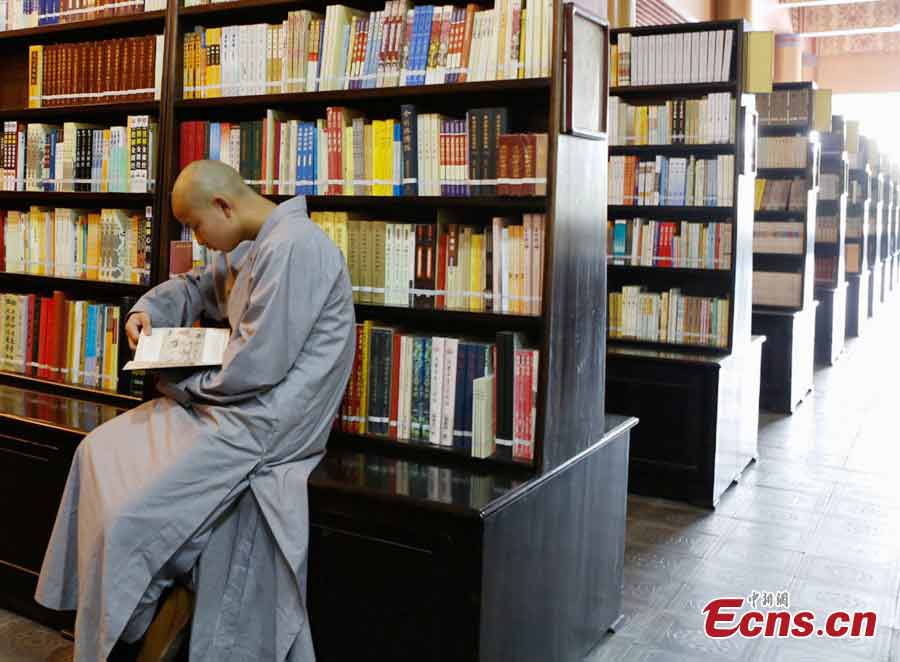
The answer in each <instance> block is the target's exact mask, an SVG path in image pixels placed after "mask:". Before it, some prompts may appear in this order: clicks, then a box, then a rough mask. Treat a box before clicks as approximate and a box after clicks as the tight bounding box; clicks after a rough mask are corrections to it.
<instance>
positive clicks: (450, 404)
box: [440, 338, 462, 446]
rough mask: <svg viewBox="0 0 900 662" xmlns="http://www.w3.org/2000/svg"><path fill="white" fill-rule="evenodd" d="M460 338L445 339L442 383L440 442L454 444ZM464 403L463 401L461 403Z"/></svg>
mask: <svg viewBox="0 0 900 662" xmlns="http://www.w3.org/2000/svg"><path fill="white" fill-rule="evenodd" d="M458 352H459V339H458V338H445V339H444V375H443V385H442V387H441V388H442V401H441V418H440V421H441V423H440V444H441V445H442V446H452V445H453V421H454V418H455V413H456V373H457V356H458ZM460 404H462V403H460Z"/></svg>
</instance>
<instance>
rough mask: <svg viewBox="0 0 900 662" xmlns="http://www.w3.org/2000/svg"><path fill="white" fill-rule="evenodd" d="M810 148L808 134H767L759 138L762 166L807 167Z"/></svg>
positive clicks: (759, 160) (760, 163)
mask: <svg viewBox="0 0 900 662" xmlns="http://www.w3.org/2000/svg"><path fill="white" fill-rule="evenodd" d="M808 148H809V138H807V137H806V136H777V137H772V136H767V137H763V138H760V139H759V156H758V157H757V166H758V167H760V168H805V167H806V156H807V150H808Z"/></svg>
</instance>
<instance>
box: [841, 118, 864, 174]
mask: <svg viewBox="0 0 900 662" xmlns="http://www.w3.org/2000/svg"><path fill="white" fill-rule="evenodd" d="M844 131H845V132H846V134H847V152H848V153H849V154H856V153H858V152H859V120H847V121H846V122H844ZM860 165H862V164H860Z"/></svg>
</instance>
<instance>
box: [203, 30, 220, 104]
mask: <svg viewBox="0 0 900 662" xmlns="http://www.w3.org/2000/svg"><path fill="white" fill-rule="evenodd" d="M206 96H207V98H212V97H220V96H222V28H209V29H207V31H206Z"/></svg>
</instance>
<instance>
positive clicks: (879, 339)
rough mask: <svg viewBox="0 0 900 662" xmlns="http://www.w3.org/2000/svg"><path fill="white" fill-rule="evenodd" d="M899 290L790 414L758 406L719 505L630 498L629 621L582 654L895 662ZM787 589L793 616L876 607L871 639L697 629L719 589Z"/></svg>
mask: <svg viewBox="0 0 900 662" xmlns="http://www.w3.org/2000/svg"><path fill="white" fill-rule="evenodd" d="M898 374H900V297H898V298H897V300H894V301H890V302H889V303H888V305H887V307H886V308H885V309H884V310H883V311H882V313H881V316H880V319H876V320H875V322H874V323H872V324H871V325H870V327H869V328H868V329H867V330H866V332H865V335H864V336H863V338H862V339H859V340H855V341H852V342H851V343H850V345H849V347H848V351H847V353H846V354H845V355H844V356H843V357H842V358H841V360H840V361H839V362H838V365H837V366H835V367H834V368H831V369H827V370H826V369H822V370H818V371H817V372H816V386H815V393H814V395H813V396H812V397H811V398H809V399H808V400H807V401H806V402H805V403H804V404H803V405H802V406H801V407H800V408H799V410H798V411H797V413H795V414H794V415H793V416H791V417H783V416H776V415H771V414H765V413H762V414H761V416H760V431H759V432H760V433H759V450H760V460H759V462H758V463H756V465H754V466H751V467H750V468H749V469H748V470H747V471H746V472H745V473H744V476H743V478H742V480H741V482H740V484H738V485H735V486H733V487H732V488H731V489H730V490H729V492H728V493H727V495H726V497H725V498H723V500H722V503H721V504H720V506H719V507H718V508H717V510H716V511H715V513H713V512H710V511H704V510H699V509H696V508H692V507H688V506H684V505H680V504H675V503H673V502H667V501H661V500H655V499H646V498H641V497H631V498H630V499H629V504H628V516H629V520H628V538H627V548H626V553H625V557H626V558H625V615H626V619H625V621H624V623H623V624H622V626H621V628H620V630H619V631H618V632H617V633H616V634H615V635H612V636H610V637H609V638H608V639H607V640H606V641H604V642H603V643H602V644H601V645H600V646H598V647H597V648H596V649H595V650H594V652H593V653H592V654H591V656H589V658H588V660H589V662H607V661H615V662H651V661H652V662H687V661H688V660H690V661H697V662H716V661H719V662H737V661H750V660H752V661H754V662H756V661H765V662H769V661H771V662H843V661H844V660H847V661H848V662H849V661H851V660H867V661H870V662H880V661H886V660H893V661H897V662H900V606H898V592H900V475H898V471H900V425H898V421H900V388H898V386H897V385H896V384H895V382H894V379H895V377H896V375H898ZM754 590H755V591H759V592H766V591H770V592H777V591H783V590H787V591H789V597H790V603H791V609H792V610H801V609H804V608H809V609H810V610H811V611H813V612H814V613H816V614H817V615H826V614H827V613H828V612H830V611H832V610H835V609H848V610H854V609H860V610H866V611H869V610H874V611H876V612H877V614H878V628H877V632H876V636H875V638H874V639H857V640H849V639H847V640H829V639H827V638H825V639H819V638H815V639H810V640H797V639H792V640H781V641H761V640H748V639H742V638H740V637H732V638H730V639H723V640H718V641H714V640H711V639H708V638H706V637H705V636H704V634H703V627H702V625H703V616H702V614H701V609H702V608H703V606H704V605H705V604H706V602H707V601H708V600H710V599H712V598H716V597H726V596H746V595H748V594H749V593H750V592H751V591H754Z"/></svg>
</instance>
